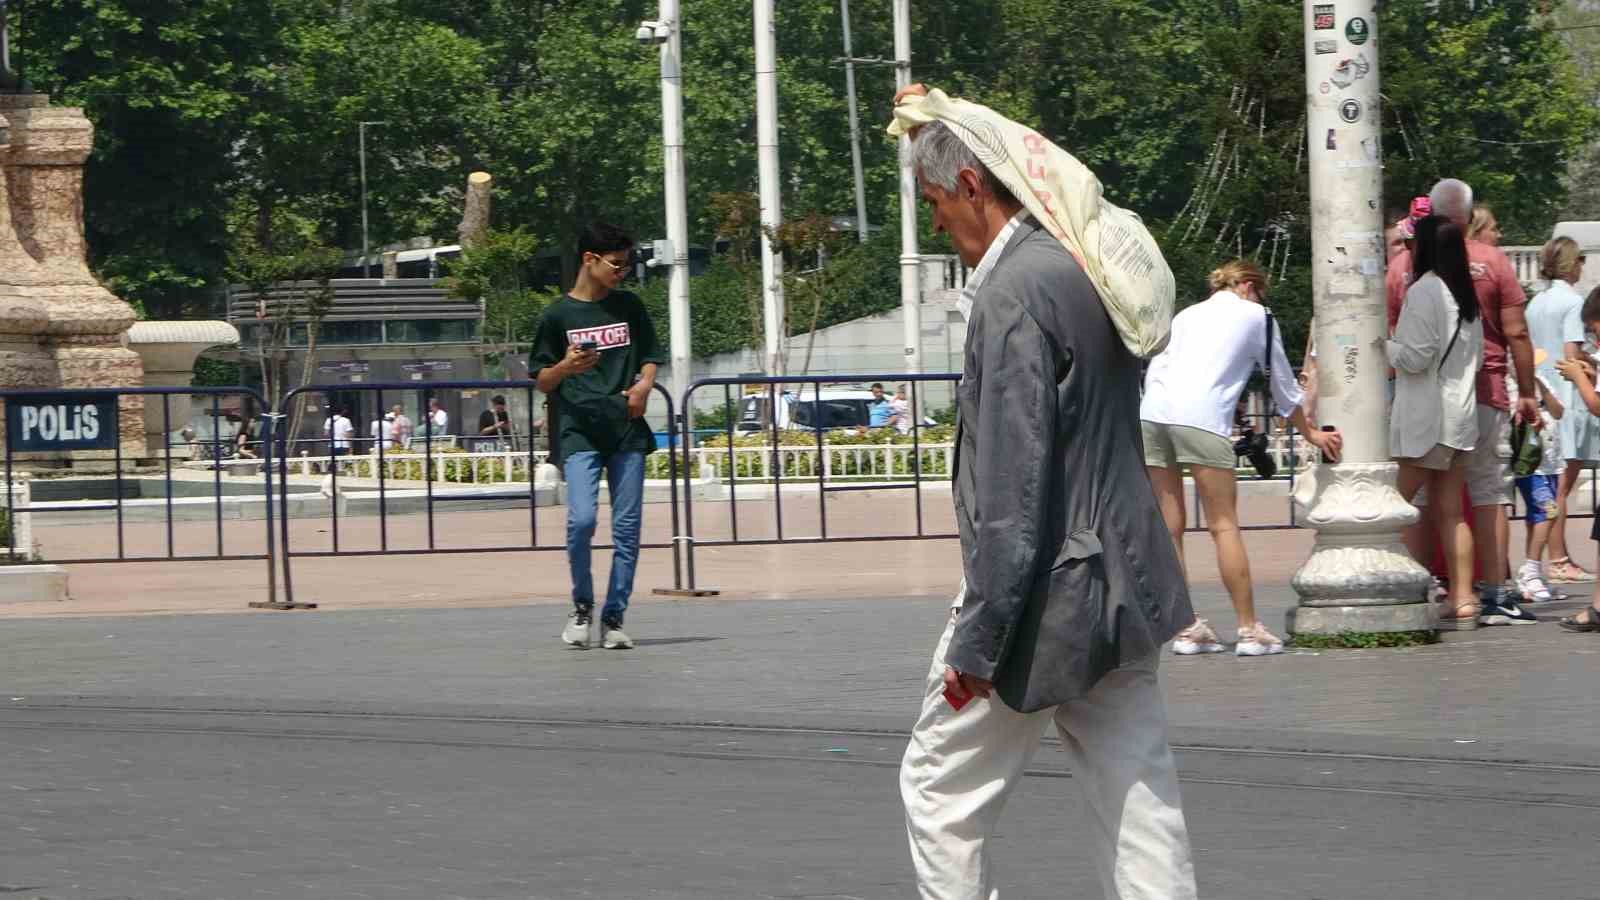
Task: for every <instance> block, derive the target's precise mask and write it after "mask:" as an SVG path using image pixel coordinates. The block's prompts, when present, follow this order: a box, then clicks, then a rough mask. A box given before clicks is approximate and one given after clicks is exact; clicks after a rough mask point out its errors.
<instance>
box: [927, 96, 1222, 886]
mask: <svg viewBox="0 0 1600 900" xmlns="http://www.w3.org/2000/svg"><path fill="white" fill-rule="evenodd" d="M907 92H912V93H920V92H921V88H920V86H914V87H912V88H908V89H906V90H905V91H902V96H903V95H904V94H905V93H907ZM895 99H896V102H897V103H898V102H900V100H901V97H900V96H897V97H896V98H895ZM911 147H912V160H913V163H914V166H915V168H916V171H917V176H918V180H919V182H920V184H921V187H922V194H923V197H924V198H925V199H926V200H927V202H928V203H929V205H930V206H931V207H932V209H933V226H934V229H935V230H936V231H945V232H948V233H949V235H950V239H951V242H952V243H953V244H954V245H955V248H956V252H957V253H958V254H959V255H960V256H961V259H962V262H964V263H965V264H966V265H967V266H969V267H973V271H972V272H971V274H970V275H969V277H968V281H967V287H966V289H965V291H964V292H963V304H962V305H963V307H965V308H969V309H970V313H969V321H968V331H967V340H966V350H965V362H964V365H963V370H962V379H961V386H960V389H959V398H958V420H957V421H958V427H957V431H958V436H957V456H956V471H955V476H954V477H955V504H956V518H957V521H958V524H959V528H960V532H961V553H962V559H963V570H964V572H965V575H966V578H965V581H964V583H963V587H962V590H961V593H960V595H959V596H958V597H957V598H956V601H955V605H954V609H952V611H951V613H950V620H949V622H948V624H947V625H946V627H945V630H944V635H943V637H941V638H940V640H939V645H938V648H937V649H936V650H935V651H934V659H933V665H932V668H931V669H930V671H929V673H928V678H927V682H926V691H925V696H924V698H923V702H922V712H921V715H920V717H919V718H918V720H917V723H916V726H915V728H914V730H913V731H912V736H911V743H910V746H909V747H907V748H906V753H905V758H904V761H903V763H902V765H901V770H900V790H901V796H902V798H903V799H904V801H905V806H906V823H907V830H908V832H909V836H910V842H911V854H912V858H913V860H914V862H915V865H916V871H917V883H918V887H919V889H920V890H921V893H922V896H923V897H924V898H927V900H957V898H960V900H993V898H997V897H998V896H999V890H998V888H997V887H996V886H995V882H996V879H995V873H994V869H993V866H992V864H991V862H990V859H989V851H988V840H989V837H990V835H991V833H992V832H993V830H994V828H995V823H996V821H997V820H998V819H999V817H1000V812H1001V808H1002V807H1003V806H1004V805H1005V801H1006V798H1007V797H1009V796H1010V794H1011V792H1012V791H1013V790H1014V789H1015V788H1016V786H1017V784H1018V783H1019V782H1020V781H1021V779H1022V773H1023V769H1024V768H1025V767H1026V766H1027V764H1028V760H1029V759H1030V758H1031V757H1032V756H1033V753H1034V751H1035V750H1036V749H1038V746H1039V741H1040V738H1041V737H1042V736H1043V734H1044V730H1045V728H1046V727H1047V726H1048V725H1049V724H1050V723H1051V722H1052V721H1053V722H1054V723H1055V724H1056V728H1057V729H1058V730H1059V732H1060V734H1061V743H1062V749H1063V750H1065V751H1066V752H1067V754H1068V756H1069V758H1070V759H1071V760H1072V764H1073V768H1074V783H1075V784H1077V785H1079V786H1080V787H1081V788H1082V789H1083V791H1084V795H1085V797H1086V799H1087V801H1088V804H1087V805H1088V810H1089V815H1090V817H1091V819H1092V823H1091V828H1090V833H1091V835H1092V839H1093V843H1092V846H1091V852H1092V853H1093V854H1094V857H1095V859H1096V862H1097V863H1098V868H1099V872H1100V876H1101V881H1102V883H1103V885H1104V888H1105V895H1106V896H1107V897H1110V898H1124V900H1126V898H1146V900H1157V898H1160V900H1183V898H1189V897H1193V896H1195V885H1194V868H1193V865H1192V863H1191V861H1190V854H1189V839H1188V832H1187V828H1186V825H1185V823H1184V817H1183V809H1182V804H1181V801H1180V798H1179V791H1178V778H1177V772H1176V769H1175V767H1174V764H1173V758H1172V752H1171V749H1170V748H1169V746H1168V744H1167V720H1166V705H1165V701H1164V700H1163V698H1162V694H1161V686H1160V682H1159V680H1158V678H1157V674H1156V673H1157V665H1158V662H1159V659H1160V653H1159V651H1160V649H1161V646H1162V644H1163V643H1165V642H1166V641H1167V640H1169V639H1170V638H1171V637H1172V636H1173V635H1174V634H1176V633H1177V632H1178V631H1179V629H1181V628H1183V627H1185V626H1187V625H1188V624H1189V623H1191V622H1192V621H1194V612H1193V610H1192V609H1191V607H1190V604H1189V599H1188V592H1187V589H1186V587H1185V585H1184V578H1183V570H1182V568H1181V567H1180V566H1179V563H1178V558H1177V554H1176V552H1175V550H1174V549H1173V545H1172V539H1171V538H1170V537H1169V536H1168V535H1167V531H1166V526H1165V525H1164V524H1163V523H1162V519H1161V514H1160V511H1159V510H1158V508H1157V506H1156V501H1155V495H1154V493H1153V492H1152V490H1151V487H1150V481H1149V478H1148V477H1147V476H1146V474H1145V471H1144V453H1143V449H1142V444H1141V439H1140V431H1139V412H1138V411H1139V382H1140V375H1139V363H1138V360H1137V358H1136V357H1134V355H1133V354H1132V353H1131V352H1129V351H1128V350H1127V349H1126V348H1125V347H1124V345H1123V343H1122V342H1121V341H1119V340H1118V335H1117V331H1116V329H1115V328H1114V326H1113V324H1112V322H1111V319H1110V317H1109V316H1108V315H1107V313H1106V310H1105V308H1104V306H1103V304H1102V302H1101V299H1100V297H1099V295H1098V294H1097V292H1096V290H1095V287H1094V285H1093V284H1092V282H1091V281H1090V279H1089V278H1088V277H1087V276H1086V275H1085V273H1084V271H1083V269H1082V267H1081V266H1080V265H1079V264H1078V262H1077V261H1075V260H1074V258H1073V256H1072V255H1071V254H1069V253H1068V252H1067V251H1066V250H1065V249H1064V248H1063V246H1062V245H1061V243H1060V242H1059V241H1057V240H1056V239H1055V238H1053V237H1052V236H1051V235H1050V234H1049V233H1048V232H1046V231H1045V230H1044V229H1043V228H1042V227H1041V226H1040V224H1039V222H1038V221H1036V220H1035V219H1034V218H1033V217H1032V216H1031V215H1029V214H1028V213H1027V211H1026V210H1025V209H1024V208H1023V207H1022V205H1021V204H1019V203H1018V202H1017V200H1016V198H1015V197H1014V196H1013V195H1012V194H1011V192H1010V191H1009V190H1008V189H1007V188H1006V187H1005V185H1004V184H1003V183H1002V182H1001V181H1000V180H999V179H997V178H996V177H995V176H994V174H993V173H991V172H990V171H989V170H988V169H986V168H985V166H984V164H983V163H982V162H981V161H980V160H979V159H978V158H977V156H976V155H974V154H973V152H972V151H971V150H970V149H969V148H968V147H967V146H966V145H965V144H964V143H963V142H962V141H961V139H960V138H959V137H958V136H957V135H956V134H955V133H954V132H953V131H951V130H950V129H949V128H948V127H947V126H946V125H945V124H944V123H943V122H933V123H932V124H927V125H923V126H922V127H920V128H918V129H917V130H916V131H915V132H914V133H913V137H912V144H911ZM1063 849H1065V848H1063ZM1074 893H1075V892H1074Z"/></svg>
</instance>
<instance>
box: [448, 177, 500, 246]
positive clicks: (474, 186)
mask: <svg viewBox="0 0 1600 900" xmlns="http://www.w3.org/2000/svg"><path fill="white" fill-rule="evenodd" d="M493 184H494V176H493V175H490V174H489V173H488V172H473V173H472V174H471V175H468V176H467V199H466V203H465V204H464V207H463V210H462V213H461V225H460V227H458V228H457V229H456V233H457V234H458V235H459V236H460V239H461V246H462V247H463V248H470V247H472V246H473V245H474V244H476V243H478V242H479V241H481V240H483V236H484V234H485V233H486V232H487V231H488V230H489V212H490V206H491V203H490V200H491V196H490V192H489V188H490V186H491V185H493Z"/></svg>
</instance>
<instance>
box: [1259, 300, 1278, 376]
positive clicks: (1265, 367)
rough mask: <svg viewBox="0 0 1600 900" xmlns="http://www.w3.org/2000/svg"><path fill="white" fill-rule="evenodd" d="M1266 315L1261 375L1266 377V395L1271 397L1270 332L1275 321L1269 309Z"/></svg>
mask: <svg viewBox="0 0 1600 900" xmlns="http://www.w3.org/2000/svg"><path fill="white" fill-rule="evenodd" d="M1266 314H1267V349H1266V352H1265V353H1264V354H1263V355H1264V357H1265V358H1264V359H1263V360H1262V363H1261V373H1262V374H1263V375H1265V376H1267V395H1268V396H1271V395H1272V332H1273V326H1274V325H1275V324H1276V320H1275V319H1273V317H1272V310H1270V309H1269V310H1266Z"/></svg>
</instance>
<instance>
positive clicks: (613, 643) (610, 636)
mask: <svg viewBox="0 0 1600 900" xmlns="http://www.w3.org/2000/svg"><path fill="white" fill-rule="evenodd" d="M601 631H602V640H601V641H600V646H602V647H604V648H606V649H607V650H632V649H633V638H631V637H628V635H627V634H626V633H624V632H623V630H622V629H621V628H606V627H605V626H601Z"/></svg>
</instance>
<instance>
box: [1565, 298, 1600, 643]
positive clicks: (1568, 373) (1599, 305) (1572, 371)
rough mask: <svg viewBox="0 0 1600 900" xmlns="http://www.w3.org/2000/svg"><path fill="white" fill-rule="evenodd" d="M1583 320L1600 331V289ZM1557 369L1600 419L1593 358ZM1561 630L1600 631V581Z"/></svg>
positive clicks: (1599, 534)
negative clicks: (1583, 604) (1581, 606)
mask: <svg viewBox="0 0 1600 900" xmlns="http://www.w3.org/2000/svg"><path fill="white" fill-rule="evenodd" d="M1579 315H1581V316H1582V318H1583V324H1584V327H1585V328H1587V329H1589V330H1590V331H1596V332H1600V287H1597V288H1595V289H1594V290H1592V291H1590V292H1589V296H1588V297H1586V298H1584V301H1583V309H1582V311H1581V312H1580V313H1579ZM1556 370H1557V371H1558V372H1560V373H1561V377H1562V378H1565V379H1567V380H1568V381H1570V382H1572V386H1573V388H1574V393H1575V394H1576V395H1577V397H1578V400H1579V402H1580V403H1582V404H1583V406H1584V408H1585V409H1587V410H1588V411H1589V415H1591V416H1600V395H1597V394H1596V393H1595V367H1594V362H1593V360H1589V359H1564V360H1562V361H1561V362H1559V363H1557V364H1556ZM1589 539H1590V540H1593V541H1597V542H1600V516H1596V517H1595V520H1594V527H1593V528H1592V529H1591V530H1590V532H1589ZM1561 627H1562V628H1565V629H1567V630H1568V631H1578V632H1585V633H1590V634H1592V633H1595V632H1600V581H1597V582H1595V586H1594V593H1593V594H1592V595H1591V597H1590V599H1589V605H1588V606H1587V607H1585V608H1584V609H1582V610H1580V611H1579V612H1578V613H1577V614H1575V615H1571V616H1568V617H1566V618H1564V619H1562V620H1561Z"/></svg>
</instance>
